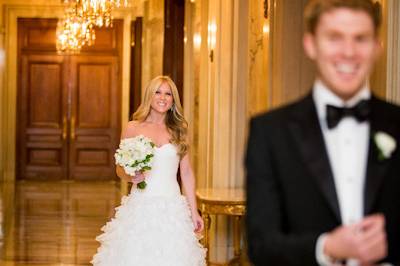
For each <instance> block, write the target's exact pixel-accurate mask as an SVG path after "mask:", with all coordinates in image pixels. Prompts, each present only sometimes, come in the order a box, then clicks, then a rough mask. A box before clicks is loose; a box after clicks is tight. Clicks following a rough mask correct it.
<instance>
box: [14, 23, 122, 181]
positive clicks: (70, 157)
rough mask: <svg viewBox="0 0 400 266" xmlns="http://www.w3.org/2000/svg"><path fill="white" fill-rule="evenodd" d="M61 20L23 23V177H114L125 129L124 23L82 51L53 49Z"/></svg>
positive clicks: (100, 34) (20, 143) (20, 93)
mask: <svg viewBox="0 0 400 266" xmlns="http://www.w3.org/2000/svg"><path fill="white" fill-rule="evenodd" d="M56 23H57V21H56V20H52V19H45V20H43V19H21V20H19V22H18V30H19V32H18V34H19V42H18V47H19V49H18V51H19V56H18V58H19V61H18V63H19V65H18V66H19V67H18V68H19V72H18V75H19V78H18V97H17V98H18V101H17V102H18V106H17V108H18V112H17V113H18V117H17V129H18V134H17V158H16V161H17V177H18V179H40V180H43V179H45V180H58V179H64V180H65V179H72V180H75V179H76V180H110V179H114V178H115V164H114V158H113V155H114V152H115V149H116V147H117V145H118V142H119V135H120V117H121V116H120V102H121V99H120V95H121V85H120V80H121V77H120V71H119V67H120V56H121V55H120V50H121V49H120V46H121V39H122V36H121V35H122V34H121V23H119V22H118V21H116V22H115V25H114V27H113V28H111V29H102V30H98V31H96V34H97V36H96V37H97V39H96V45H95V46H94V47H90V48H89V49H86V50H83V51H82V52H81V53H80V54H75V55H65V54H59V53H57V51H56V50H55V37H56V34H55V30H56Z"/></svg>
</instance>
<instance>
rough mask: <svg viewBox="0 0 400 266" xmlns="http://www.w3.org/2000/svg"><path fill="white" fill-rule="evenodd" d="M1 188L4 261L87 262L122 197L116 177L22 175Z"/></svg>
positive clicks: (8, 264) (6, 264) (10, 265)
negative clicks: (44, 178)
mask: <svg viewBox="0 0 400 266" xmlns="http://www.w3.org/2000/svg"><path fill="white" fill-rule="evenodd" d="M0 191H2V194H1V201H2V204H1V205H2V207H1V208H3V209H1V210H0V212H1V215H0V221H1V227H2V229H3V232H4V236H3V237H4V238H2V237H1V236H0V241H1V240H3V241H4V242H0V245H2V251H1V256H0V265H2V266H25V265H36V266H39V265H40V266H50V265H51V266H56V265H57V266H58V265H60V266H61V265H63V266H67V265H89V261H90V260H91V258H92V256H93V254H94V253H95V251H96V249H97V246H98V244H97V242H96V241H95V236H96V235H98V234H100V228H101V226H102V225H103V224H104V223H105V222H106V221H107V220H108V219H109V218H110V217H111V216H112V215H113V214H114V208H115V207H116V206H117V205H118V204H119V199H120V193H119V188H118V183H116V182H65V181H61V182H32V181H30V182H27V181H20V182H16V183H15V186H14V185H13V184H4V185H3V187H2V188H1V190H0ZM14 197H15V198H14Z"/></svg>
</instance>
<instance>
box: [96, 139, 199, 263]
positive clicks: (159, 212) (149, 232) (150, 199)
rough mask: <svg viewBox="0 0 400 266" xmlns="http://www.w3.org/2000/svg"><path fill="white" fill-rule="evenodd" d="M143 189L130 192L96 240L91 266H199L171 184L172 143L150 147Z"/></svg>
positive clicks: (185, 212) (185, 208) (175, 162)
mask: <svg viewBox="0 0 400 266" xmlns="http://www.w3.org/2000/svg"><path fill="white" fill-rule="evenodd" d="M153 160H154V161H153V167H152V170H151V171H150V172H149V174H148V175H147V177H146V183H147V186H146V188H145V189H143V190H140V189H136V188H135V187H133V188H132V191H131V194H130V195H129V196H125V197H123V199H122V204H121V206H119V207H117V208H116V214H115V217H114V218H112V219H111V221H109V222H108V223H107V224H106V225H105V226H104V227H103V228H102V231H103V232H104V233H103V234H101V235H99V236H98V237H97V238H96V240H98V241H99V242H100V243H101V246H100V247H99V248H98V250H97V253H96V254H95V255H94V257H93V260H92V264H93V265H95V266H203V265H206V264H205V252H206V251H205V249H204V248H203V247H202V246H201V245H200V243H199V241H198V239H197V237H196V234H195V233H194V226H193V223H192V220H191V218H190V209H189V205H188V203H187V201H186V198H185V197H184V196H182V195H181V193H180V189H179V184H178V182H177V179H176V177H177V171H178V166H179V156H178V154H177V150H176V147H175V146H174V145H173V144H165V145H163V146H161V147H156V148H155V153H154V159H153Z"/></svg>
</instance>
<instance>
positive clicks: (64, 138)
mask: <svg viewBox="0 0 400 266" xmlns="http://www.w3.org/2000/svg"><path fill="white" fill-rule="evenodd" d="M62 138H63V140H66V139H67V117H66V116H64V117H63V130H62Z"/></svg>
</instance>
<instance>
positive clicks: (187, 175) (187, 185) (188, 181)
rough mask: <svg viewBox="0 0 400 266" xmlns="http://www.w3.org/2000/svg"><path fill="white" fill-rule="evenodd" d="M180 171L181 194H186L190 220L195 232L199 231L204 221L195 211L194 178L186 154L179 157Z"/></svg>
mask: <svg viewBox="0 0 400 266" xmlns="http://www.w3.org/2000/svg"><path fill="white" fill-rule="evenodd" d="M180 173H181V180H182V188H183V194H184V195H185V196H186V198H187V200H188V202H189V205H190V211H191V213H192V220H193V223H194V225H195V229H196V232H200V231H202V230H203V227H204V223H203V220H202V219H201V217H200V215H199V213H198V211H197V203H196V181H195V178H194V174H193V170H192V166H191V165H190V160H189V155H188V154H185V155H184V156H183V158H182V159H181V162H180Z"/></svg>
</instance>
